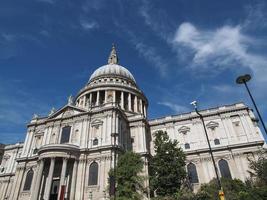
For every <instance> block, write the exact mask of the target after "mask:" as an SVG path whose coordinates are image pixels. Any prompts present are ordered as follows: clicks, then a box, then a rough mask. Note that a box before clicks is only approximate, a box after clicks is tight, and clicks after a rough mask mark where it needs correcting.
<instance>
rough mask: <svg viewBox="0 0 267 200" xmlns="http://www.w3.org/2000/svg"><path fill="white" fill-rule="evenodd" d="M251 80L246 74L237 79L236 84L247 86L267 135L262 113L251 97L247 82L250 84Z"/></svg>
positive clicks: (252, 99)
mask: <svg viewBox="0 0 267 200" xmlns="http://www.w3.org/2000/svg"><path fill="white" fill-rule="evenodd" d="M250 79H251V76H250V75H249V74H245V75H242V76H239V77H237V79H236V83H237V84H244V85H245V87H246V89H247V91H248V94H249V96H250V98H251V101H252V102H253V105H254V107H255V109H256V111H257V114H258V116H259V118H260V121H261V124H262V127H263V129H264V131H265V134H267V129H266V127H265V125H264V123H263V120H262V118H261V115H260V112H259V110H258V107H257V105H256V102H255V101H254V98H253V97H252V95H251V93H250V90H249V88H248V85H247V82H248V81H249V80H250Z"/></svg>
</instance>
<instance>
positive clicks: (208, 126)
mask: <svg viewBox="0 0 267 200" xmlns="http://www.w3.org/2000/svg"><path fill="white" fill-rule="evenodd" d="M218 126H219V123H218V122H214V121H210V122H209V123H207V124H206V127H207V128H211V129H214V128H216V127H218Z"/></svg>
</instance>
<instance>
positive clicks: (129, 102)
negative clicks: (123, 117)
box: [128, 93, 132, 111]
mask: <svg viewBox="0 0 267 200" xmlns="http://www.w3.org/2000/svg"><path fill="white" fill-rule="evenodd" d="M128 110H129V111H132V94H131V93H128Z"/></svg>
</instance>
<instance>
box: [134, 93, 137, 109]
mask: <svg viewBox="0 0 267 200" xmlns="http://www.w3.org/2000/svg"><path fill="white" fill-rule="evenodd" d="M134 112H137V96H134Z"/></svg>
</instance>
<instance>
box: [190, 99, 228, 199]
mask: <svg viewBox="0 0 267 200" xmlns="http://www.w3.org/2000/svg"><path fill="white" fill-rule="evenodd" d="M191 105H193V106H194V108H195V111H196V113H197V115H198V116H199V117H200V119H201V122H202V125H203V128H204V132H205V136H206V139H207V142H208V146H209V153H210V156H211V160H212V163H213V167H214V171H215V174H216V179H217V184H218V189H219V197H220V199H221V200H224V193H223V190H222V184H221V181H220V178H219V174H218V169H217V166H216V163H215V160H214V156H213V152H212V149H211V146H210V140H209V136H208V133H207V129H206V126H205V122H204V118H203V115H202V114H200V112H199V111H198V109H197V101H193V102H192V103H191Z"/></svg>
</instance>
